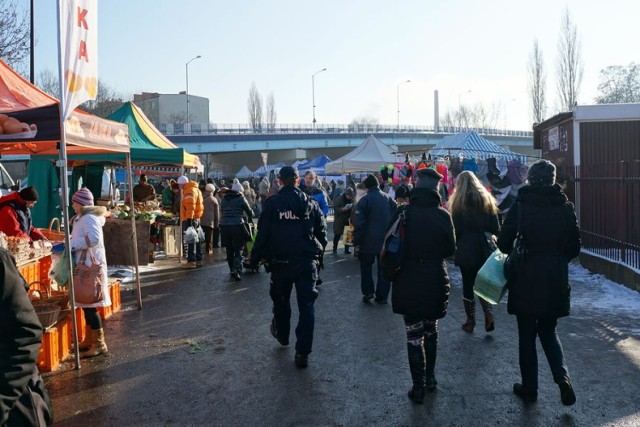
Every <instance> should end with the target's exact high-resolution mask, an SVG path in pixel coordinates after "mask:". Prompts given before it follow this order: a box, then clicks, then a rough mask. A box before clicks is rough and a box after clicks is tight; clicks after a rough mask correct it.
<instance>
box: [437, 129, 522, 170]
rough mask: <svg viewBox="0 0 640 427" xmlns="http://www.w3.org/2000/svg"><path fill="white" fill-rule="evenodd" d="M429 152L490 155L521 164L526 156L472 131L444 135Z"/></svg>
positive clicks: (439, 154) (477, 155)
mask: <svg viewBox="0 0 640 427" xmlns="http://www.w3.org/2000/svg"><path fill="white" fill-rule="evenodd" d="M430 153H431V157H445V156H454V157H459V156H462V157H467V158H471V157H473V158H478V159H485V160H486V159H489V158H491V157H494V158H498V157H502V158H503V159H506V160H520V162H521V163H523V164H526V163H527V156H525V155H522V154H518V153H514V152H513V151H509V150H507V149H506V148H503V147H501V146H499V145H497V144H494V143H493V142H490V141H488V140H486V139H484V138H483V137H481V136H480V135H478V134H477V133H476V132H474V131H471V132H462V133H459V134H457V135H450V136H445V137H444V138H442V141H440V142H439V143H438V144H436V145H435V146H434V147H433V148H432V149H431V150H430Z"/></svg>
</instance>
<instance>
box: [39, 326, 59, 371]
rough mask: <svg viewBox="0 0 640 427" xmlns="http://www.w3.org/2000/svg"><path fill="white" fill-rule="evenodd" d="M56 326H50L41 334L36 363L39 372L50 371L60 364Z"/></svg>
mask: <svg viewBox="0 0 640 427" xmlns="http://www.w3.org/2000/svg"><path fill="white" fill-rule="evenodd" d="M59 335H60V334H59V331H58V328H51V329H49V330H48V331H47V332H45V333H44V334H42V346H41V347H40V355H39V356H38V361H37V365H38V368H39V369H40V371H41V372H51V371H53V370H54V369H56V368H57V367H58V365H59V364H60V356H59V354H58V350H59V344H58V340H59Z"/></svg>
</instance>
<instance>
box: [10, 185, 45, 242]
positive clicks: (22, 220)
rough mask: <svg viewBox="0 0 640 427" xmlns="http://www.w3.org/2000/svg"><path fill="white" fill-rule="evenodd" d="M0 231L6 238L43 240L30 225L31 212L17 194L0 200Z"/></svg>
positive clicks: (40, 234)
mask: <svg viewBox="0 0 640 427" xmlns="http://www.w3.org/2000/svg"><path fill="white" fill-rule="evenodd" d="M0 231H2V232H3V233H4V234H6V235H7V236H15V237H30V238H31V239H32V240H42V239H44V236H43V235H42V233H41V232H40V230H38V229H37V228H35V227H33V225H32V224H31V211H30V210H29V208H27V202H25V201H24V200H22V197H20V194H19V193H18V192H13V193H10V194H7V195H6V196H4V197H2V198H0Z"/></svg>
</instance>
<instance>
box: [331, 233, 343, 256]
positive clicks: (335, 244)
mask: <svg viewBox="0 0 640 427" xmlns="http://www.w3.org/2000/svg"><path fill="white" fill-rule="evenodd" d="M340 237H342V236H340V235H339V234H334V235H333V253H334V254H335V253H337V252H338V243H340Z"/></svg>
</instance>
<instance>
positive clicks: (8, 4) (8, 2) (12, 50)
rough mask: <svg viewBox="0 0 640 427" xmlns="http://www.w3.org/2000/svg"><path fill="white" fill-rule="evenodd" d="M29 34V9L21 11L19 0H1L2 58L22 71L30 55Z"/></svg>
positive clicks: (0, 49) (0, 32)
mask: <svg viewBox="0 0 640 427" xmlns="http://www.w3.org/2000/svg"><path fill="white" fill-rule="evenodd" d="M29 35H30V32H29V19H28V16H27V11H26V10H23V11H22V12H20V8H18V2H17V0H0V58H1V59H2V60H3V61H4V62H6V63H7V64H8V65H9V66H10V67H11V68H13V69H16V70H17V71H20V72H22V71H25V69H26V64H25V63H24V61H25V59H26V58H28V57H29V50H30V47H29V45H30V37H29ZM27 71H28V70H27Z"/></svg>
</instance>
